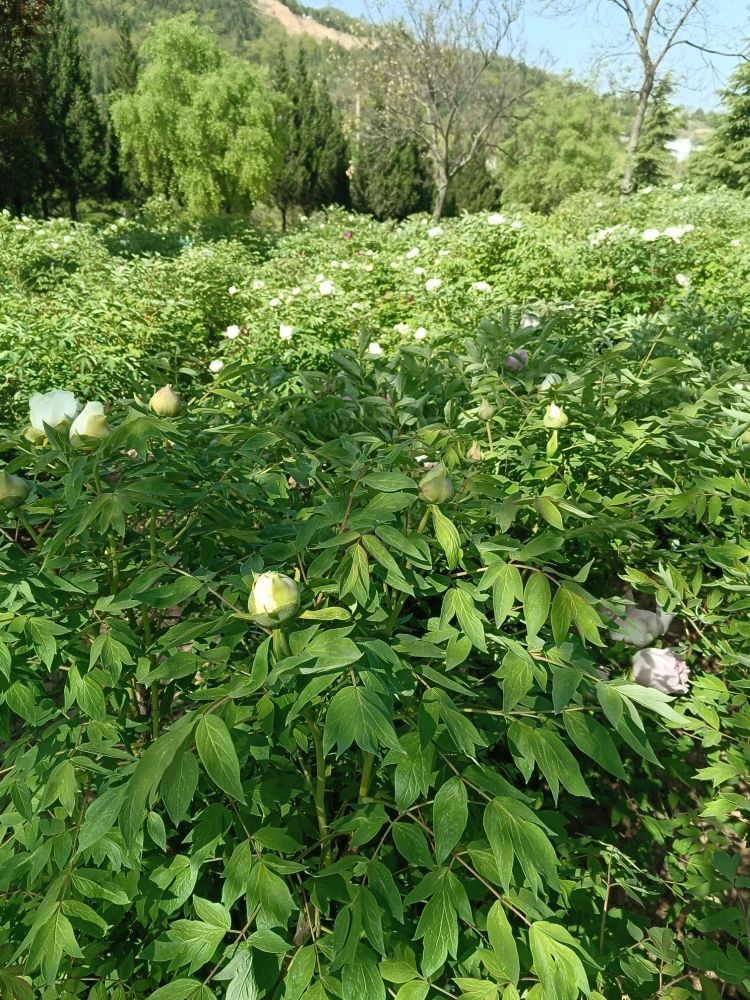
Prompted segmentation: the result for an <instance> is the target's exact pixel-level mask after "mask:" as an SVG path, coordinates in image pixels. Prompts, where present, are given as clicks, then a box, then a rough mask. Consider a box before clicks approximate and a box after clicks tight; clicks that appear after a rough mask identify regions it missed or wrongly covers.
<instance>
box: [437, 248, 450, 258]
mask: <svg viewBox="0 0 750 1000" xmlns="http://www.w3.org/2000/svg"><path fill="white" fill-rule="evenodd" d="M449 253H450V250H438V257H447V256H448V254H449Z"/></svg>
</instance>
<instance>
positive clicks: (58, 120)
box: [37, 0, 106, 219]
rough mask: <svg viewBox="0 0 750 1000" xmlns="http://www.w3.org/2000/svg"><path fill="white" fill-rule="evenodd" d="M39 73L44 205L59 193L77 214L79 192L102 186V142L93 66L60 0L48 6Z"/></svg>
mask: <svg viewBox="0 0 750 1000" xmlns="http://www.w3.org/2000/svg"><path fill="white" fill-rule="evenodd" d="M38 73H39V89H38V95H37V120H38V122H39V133H40V135H41V139H42V155H41V198H42V209H43V211H44V212H45V214H47V213H48V211H49V207H50V201H51V199H52V198H54V197H55V196H56V195H57V194H58V193H62V195H63V196H64V197H65V199H66V201H67V204H68V209H69V212H70V215H71V218H73V219H75V218H77V215H78V203H79V200H80V199H81V197H85V196H94V195H97V194H99V193H101V191H102V187H103V185H104V182H105V177H106V142H105V129H104V123H103V121H102V117H101V114H100V112H99V108H98V106H97V103H96V100H95V99H94V96H93V94H92V89H91V70H90V68H89V65H88V61H87V60H86V58H85V57H84V55H83V53H82V51H81V46H80V42H79V39H78V34H77V32H76V30H75V28H74V27H73V25H72V24H71V22H70V20H69V19H68V17H67V15H66V11H65V7H64V4H63V2H62V0H57V2H56V3H54V5H53V6H52V7H51V9H50V14H49V18H48V21H47V25H46V27H45V30H44V32H43V34H42V36H41V39H40V47H39V61H38Z"/></svg>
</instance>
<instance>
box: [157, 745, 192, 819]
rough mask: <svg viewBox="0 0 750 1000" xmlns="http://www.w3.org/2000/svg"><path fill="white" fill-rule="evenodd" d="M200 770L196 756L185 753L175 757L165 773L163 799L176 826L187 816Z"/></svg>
mask: <svg viewBox="0 0 750 1000" xmlns="http://www.w3.org/2000/svg"><path fill="white" fill-rule="evenodd" d="M199 777H200V769H199V767H198V761H197V760H196V759H195V756H194V754H192V753H190V752H189V751H187V750H186V751H183V752H181V753H179V754H177V756H176V757H175V759H174V760H173V761H172V763H171V764H170V765H169V767H168V768H167V770H166V771H165V772H164V779H163V781H162V799H163V800H164V806H165V807H166V810H167V812H168V813H169V818H170V819H171V820H172V822H173V823H174V825H175V826H177V825H178V824H179V823H181V822H182V820H183V819H184V818H185V816H186V815H187V811H188V808H189V807H190V803H191V802H192V801H193V796H194V795H195V790H196V788H197V787H198V778H199Z"/></svg>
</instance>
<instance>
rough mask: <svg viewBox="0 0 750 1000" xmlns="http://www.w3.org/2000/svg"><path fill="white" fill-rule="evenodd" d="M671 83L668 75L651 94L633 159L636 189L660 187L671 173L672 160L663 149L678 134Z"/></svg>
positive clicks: (678, 112) (666, 150)
mask: <svg viewBox="0 0 750 1000" xmlns="http://www.w3.org/2000/svg"><path fill="white" fill-rule="evenodd" d="M673 93H674V83H673V82H672V78H671V77H670V76H669V75H667V76H664V77H662V79H661V80H659V81H658V82H657V83H656V84H655V86H654V89H653V91H652V94H651V103H650V105H649V109H648V111H647V112H646V118H645V120H644V122H643V130H642V131H641V137H640V142H639V144H638V150H637V152H636V156H635V167H634V170H633V181H634V183H635V186H636V187H645V186H647V185H656V184H663V183H664V182H665V181H667V180H668V179H669V178H670V177H671V176H672V173H673V171H674V159H673V157H672V154H671V153H670V152H669V150H668V149H667V148H666V147H667V143H668V142H671V141H672V140H673V139H674V138H675V137H676V134H677V128H678V127H679V116H680V110H679V108H676V107H675V106H674V105H673V104H671V103H670V98H671V96H672V94H673Z"/></svg>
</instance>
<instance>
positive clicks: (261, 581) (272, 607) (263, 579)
mask: <svg viewBox="0 0 750 1000" xmlns="http://www.w3.org/2000/svg"><path fill="white" fill-rule="evenodd" d="M247 609H248V611H249V612H250V614H251V615H252V617H253V619H254V620H255V621H256V622H257V623H258V624H259V625H265V626H266V627H267V628H276V627H277V626H278V625H280V624H281V622H283V621H286V620H287V618H292V617H293V616H294V615H296V614H297V612H298V611H299V587H298V586H297V584H296V583H295V582H294V580H292V578H291V577H289V576H284V574H283V573H274V572H270V573H261V575H260V576H259V577H258V579H257V580H256V581H255V583H254V584H253V589H252V592H251V593H250V598H249V600H248V602H247Z"/></svg>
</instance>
